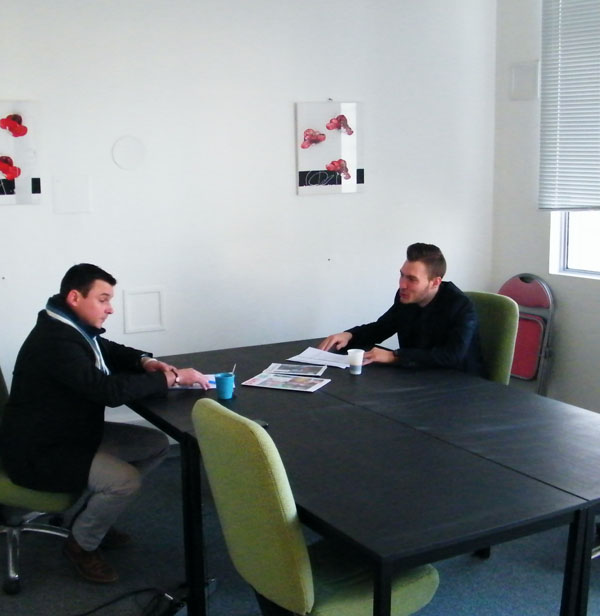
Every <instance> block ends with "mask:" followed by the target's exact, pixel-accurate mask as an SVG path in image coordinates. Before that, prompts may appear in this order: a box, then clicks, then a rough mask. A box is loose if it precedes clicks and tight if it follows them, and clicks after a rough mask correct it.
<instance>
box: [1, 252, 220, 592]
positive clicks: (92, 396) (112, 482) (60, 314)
mask: <svg viewBox="0 0 600 616" xmlns="http://www.w3.org/2000/svg"><path fill="white" fill-rule="evenodd" d="M116 282H117V281H116V280H115V279H114V278H113V277H112V276H111V275H110V274H108V273H107V272H105V271H104V270H102V269H100V268H99V267H97V266H95V265H91V264H87V263H82V264H79V265H75V266H73V267H72V268H70V269H69V271H68V272H67V273H66V274H65V276H64V278H63V280H62V282H61V287H60V293H59V294H57V295H54V296H53V297H51V298H50V299H49V300H48V303H47V305H46V308H45V309H44V310H42V311H41V312H40V313H39V314H38V319H37V323H36V325H35V327H34V328H33V330H32V331H31V333H30V334H29V336H28V337H27V339H26V340H25V342H24V343H23V346H22V347H21V350H20V351H19V354H18V356H17V360H16V363H15V369H14V376H13V382H12V387H11V392H10V396H9V400H8V402H7V404H6V408H5V412H4V417H3V421H2V425H1V426H0V452H2V463H3V465H4V468H5V470H6V472H7V473H8V475H9V477H10V478H11V480H12V481H13V482H14V483H16V484H18V485H21V486H24V487H26V488H32V489H35V490H48V491H52V492H80V491H81V492H83V491H86V496H87V499H86V500H85V504H84V506H83V507H82V509H81V511H80V512H79V513H78V514H77V516H76V518H75V520H74V522H73V524H72V528H71V535H70V537H69V538H68V539H67V542H66V544H65V553H66V555H67V556H68V557H69V558H70V560H71V561H72V562H73V563H74V565H75V567H76V569H77V570H78V572H79V573H80V574H81V575H82V576H83V577H85V578H86V579H88V580H91V581H94V582H105V583H106V582H113V581H116V579H117V574H116V572H115V570H114V569H113V568H112V566H111V565H110V564H109V563H107V562H106V561H105V560H104V558H103V556H102V554H101V553H100V551H99V550H98V548H99V547H105V548H108V547H119V546H120V545H123V544H125V543H126V542H127V541H128V539H129V538H128V536H127V535H125V534H124V533H121V532H119V531H117V530H116V529H114V527H113V523H114V522H115V521H116V519H117V517H118V516H119V514H120V513H121V512H122V511H123V509H124V508H125V507H126V506H127V504H128V503H129V502H130V501H131V500H132V498H133V497H134V496H135V494H136V493H137V491H138V490H139V488H140V482H141V478H142V477H143V476H144V475H145V474H146V473H147V472H148V471H149V470H151V469H152V468H154V467H156V466H157V465H158V464H159V463H160V462H161V461H162V459H163V458H164V457H165V455H166V454H167V451H168V440H167V438H166V437H165V435H164V434H163V433H162V432H159V431H157V430H153V429H150V428H145V427H142V426H135V425H131V424H124V423H114V422H105V421H104V409H105V406H110V407H116V406H120V405H122V404H127V403H129V402H131V401H133V400H136V399H138V398H142V397H145V396H149V395H152V394H165V393H166V392H167V389H168V387H170V386H173V385H174V384H176V383H181V384H182V385H193V384H197V385H198V386H199V387H201V388H204V389H206V388H207V387H208V381H207V378H206V377H205V376H204V375H203V374H201V373H200V372H197V371H196V370H194V369H193V368H186V369H177V368H175V367H174V366H171V365H169V364H166V363H164V362H160V361H158V360H156V359H154V358H152V356H151V354H150V353H145V352H143V351H138V350H136V349H133V348H130V347H126V346H123V345H120V344H117V343H115V342H111V341H110V340H107V339H105V338H103V337H102V336H101V334H103V333H104V331H105V330H104V329H103V328H102V325H103V324H104V321H105V320H106V319H107V318H108V316H109V315H111V314H112V312H113V309H112V305H111V300H112V297H113V287H114V285H115V284H116Z"/></svg>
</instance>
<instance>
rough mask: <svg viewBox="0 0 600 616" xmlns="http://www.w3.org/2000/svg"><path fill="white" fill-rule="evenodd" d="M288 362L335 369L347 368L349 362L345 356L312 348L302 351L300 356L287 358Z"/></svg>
mask: <svg viewBox="0 0 600 616" xmlns="http://www.w3.org/2000/svg"><path fill="white" fill-rule="evenodd" d="M288 359H289V360H290V361H300V362H304V363H307V364H320V365H322V366H333V367H335V368H348V366H349V365H350V362H349V360H348V356H347V355H338V354H337V353H329V352H327V351H320V350H319V349H315V348H314V347H308V348H307V349H306V350H305V351H302V353H300V355H295V356H294V357H288Z"/></svg>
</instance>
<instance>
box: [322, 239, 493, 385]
mask: <svg viewBox="0 0 600 616" xmlns="http://www.w3.org/2000/svg"><path fill="white" fill-rule="evenodd" d="M445 273H446V260H445V258H444V255H443V254H442V251H441V250H440V249H439V248H438V247H437V246H434V245H433V244H423V243H416V244H411V245H410V246H409V247H408V249H407V251H406V261H405V262H404V264H403V265H402V267H401V269H400V282H399V288H398V291H397V292H396V295H395V298H394V303H393V305H392V307H391V308H390V309H389V310H388V311H387V312H386V313H385V314H383V315H382V316H380V317H379V318H378V319H377V321H374V322H373V323H367V324H365V325H358V326H356V327H352V328H351V329H348V330H346V331H343V332H340V333H337V334H332V335H331V336H328V337H327V338H325V340H323V341H322V342H321V344H320V345H319V349H321V350H323V351H329V350H338V351H339V350H342V349H345V348H349V347H356V348H363V349H365V350H367V352H366V353H365V358H364V362H363V363H364V364H370V363H372V362H376V363H383V364H395V365H397V366H400V367H406V368H435V367H439V368H454V369H457V370H462V371H464V372H468V373H470V374H476V375H480V376H484V368H483V360H482V357H481V349H480V346H479V333H478V322H477V314H476V312H475V307H474V306H473V303H472V302H471V300H470V299H469V298H468V297H467V296H466V295H465V294H464V293H463V292H462V291H461V290H460V289H459V288H458V287H457V286H456V285H454V284H453V283H452V282H443V281H442V278H443V277H444V274H445ZM394 334H396V335H397V336H398V343H399V347H398V349H396V350H394V351H391V350H388V349H384V348H380V347H377V346H375V345H376V344H379V343H381V342H383V341H384V340H387V339H388V338H389V337H390V336H393V335H394Z"/></svg>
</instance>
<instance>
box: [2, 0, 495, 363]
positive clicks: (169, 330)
mask: <svg viewBox="0 0 600 616" xmlns="http://www.w3.org/2000/svg"><path fill="white" fill-rule="evenodd" d="M2 22H3V24H4V27H3V28H2V37H0V52H1V55H0V57H2V71H3V79H2V84H3V85H2V98H3V99H5V100H10V99H15V100H35V101H39V103H40V106H41V111H42V119H43V127H42V128H43V136H42V140H41V142H40V143H39V147H40V157H41V161H42V172H43V173H42V181H43V186H44V191H45V192H44V201H43V204H41V205H38V206H4V207H2V208H0V233H1V241H0V293H1V295H2V301H1V302H0V322H1V323H2V329H3V333H2V344H1V345H0V365H1V366H2V368H3V370H4V372H5V373H6V374H7V375H10V372H11V371H12V367H13V363H14V358H15V356H16V353H17V351H18V349H19V346H20V344H21V343H22V341H23V339H24V337H25V336H26V335H27V333H28V331H29V330H30V329H31V327H32V325H33V322H34V318H35V314H36V312H37V311H38V310H39V309H40V308H41V307H42V306H43V304H44V302H45V300H46V298H47V297H48V296H49V295H50V294H52V293H54V292H55V291H56V290H57V286H58V283H59V280H60V278H61V276H62V274H63V273H64V271H65V270H66V269H67V268H68V267H69V266H70V265H72V264H73V263H77V262H83V261H89V262H94V263H97V264H98V265H100V266H101V267H104V268H105V269H107V270H108V271H110V272H111V273H113V274H114V275H115V276H116V277H117V278H118V279H119V286H118V287H117V301H116V309H117V313H116V314H115V315H113V316H112V317H111V320H109V322H108V335H109V336H110V337H112V338H113V339H115V340H118V341H121V342H124V343H125V344H129V345H131V346H136V347H138V348H144V349H149V350H153V351H154V352H156V353H158V354H169V353H178V352H187V351H194V350H205V349H211V348H218V347H227V346H237V345H245V344H253V343H261V342H270V341H278V340H291V339H295V338H304V337H312V336H321V335H326V334H328V333H331V332H333V331H339V330H340V329H342V328H344V327H349V326H351V325H354V324H355V323H357V322H364V321H366V320H371V319H372V318H374V317H376V316H378V315H379V314H380V313H381V312H382V311H383V310H385V309H386V308H387V307H388V306H389V304H390V302H391V300H392V297H393V293H394V290H395V287H396V284H397V274H398V268H399V266H400V265H401V263H402V261H403V260H404V250H405V247H406V245H407V244H409V243H411V242H413V241H427V242H434V243H437V244H439V245H440V246H441V247H442V248H443V249H444V251H445V253H446V255H447V258H448V261H449V265H450V268H449V273H448V279H451V280H454V281H455V282H457V283H458V284H459V285H460V286H463V287H464V288H482V287H483V286H484V285H486V284H487V283H488V281H489V277H490V268H491V245H492V230H491V223H492V194H493V182H492V171H493V138H494V135H493V126H494V113H493V109H494V62H495V27H496V7H495V2H494V1H493V0H454V1H448V0H418V1H417V0H401V1H400V0H378V1H367V0H344V1H342V0H332V1H331V2H328V3H326V4H324V3H322V2H320V1H317V0H303V1H302V2H275V1H272V0H255V1H253V2H248V1H247V0H232V1H230V2H227V3H223V2H218V1H216V0H202V1H201V2H199V1H191V0H173V1H169V2H167V1H164V0H127V1H126V2H123V1H121V0H119V1H117V0H98V1H96V2H82V1H81V0H61V1H59V2H52V3H51V2H47V1H46V0H19V1H18V2H17V1H12V0H11V1H8V2H5V3H3V9H2ZM329 97H330V98H332V99H334V100H343V101H359V102H361V103H362V107H363V112H364V116H363V123H364V152H365V156H364V167H365V173H366V185H365V191H364V193H363V194H354V195H329V196H319V197H298V196H296V193H295V143H294V134H295V133H294V102H296V101H325V100H327V98H329ZM124 135H132V136H135V137H136V138H138V139H140V140H141V141H142V142H143V144H144V145H145V146H146V148H147V157H146V160H145V163H144V165H143V166H142V167H140V168H138V169H135V170H133V171H124V170H122V169H120V168H118V167H117V166H116V165H115V164H114V163H113V162H112V160H111V148H112V146H113V144H114V142H115V141H116V140H117V139H118V138H119V137H122V136H124ZM77 174H83V175H84V176H89V178H90V181H91V184H92V186H93V191H92V192H93V212H91V213H80V214H69V215H64V214H56V213H54V208H53V206H54V205H55V196H53V194H52V185H53V182H54V181H60V182H62V183H63V185H64V183H65V182H66V183H68V182H69V178H70V177H75V176H76V175H77ZM59 205H60V204H59ZM148 286H150V287H160V288H161V289H163V293H164V301H165V327H166V328H165V330H164V331H159V332H151V333H136V334H125V333H124V331H123V317H122V303H121V295H120V291H122V290H136V289H139V288H144V287H148ZM198 368H199V369H202V368H203V367H202V366H198Z"/></svg>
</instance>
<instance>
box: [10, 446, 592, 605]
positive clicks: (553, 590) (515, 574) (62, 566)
mask: <svg viewBox="0 0 600 616" xmlns="http://www.w3.org/2000/svg"><path fill="white" fill-rule="evenodd" d="M180 490H181V484H180V477H179V459H178V458H177V457H172V458H169V459H168V460H167V461H166V462H165V463H164V464H163V465H162V466H161V467H160V468H159V469H157V470H156V471H154V473H153V474H152V475H151V476H150V477H149V478H148V480H147V482H146V485H145V486H144V490H143V492H142V494H141V495H140V497H139V498H138V500H137V501H136V502H135V503H134V505H133V506H132V507H131V508H130V509H129V510H128V511H127V512H126V513H125V514H124V516H123V518H122V520H121V523H120V524H119V527H120V528H122V529H123V530H125V531H127V532H130V533H131V534H132V535H133V536H134V537H135V543H134V544H133V545H132V546H129V547H127V548H124V549H121V550H119V551H113V552H109V553H107V558H108V559H109V560H110V561H111V562H112V563H113V565H114V566H115V567H116V568H117V569H118V571H119V574H120V580H119V582H117V583H115V584H111V585H106V586H101V585H94V584H90V583H87V582H85V581H83V580H80V579H79V578H78V577H77V575H76V574H75V572H74V571H73V569H72V566H71V565H70V563H69V562H68V561H67V560H66V559H65V558H64V557H63V556H62V554H61V540H59V539H57V538H54V537H48V536H39V535H32V534H29V535H26V536H25V537H24V539H23V543H22V549H21V580H22V591H21V593H20V594H19V595H16V596H7V595H3V594H0V615H2V616H78V615H82V614H84V613H90V610H93V609H94V608H97V607H98V606H101V605H103V604H105V603H107V602H110V601H114V602H113V603H111V604H110V605H107V606H106V607H105V608H102V609H99V610H97V611H95V612H93V613H94V614H98V615H99V616H142V615H143V614H152V615H153V616H154V615H155V614H157V613H160V612H157V611H156V610H155V611H154V612H152V611H151V608H152V607H156V604H155V603H154V604H152V605H150V602H151V600H152V599H153V595H154V590H152V591H147V592H140V593H139V594H137V595H135V596H131V597H127V598H123V599H119V598H120V597H122V596H123V595H125V594H126V593H130V592H132V591H136V590H142V589H147V588H148V589H162V590H164V591H166V592H168V593H170V594H177V593H179V592H180V590H179V586H180V584H181V582H182V581H183V579H184V572H183V550H182V531H181V491H180ZM206 503H207V504H206V506H205V513H204V523H205V529H206V530H205V535H206V542H207V546H206V553H207V567H208V569H209V574H210V575H211V576H214V577H216V578H217V580H218V583H217V587H216V590H215V592H214V593H213V594H212V595H211V597H210V605H209V610H210V616H258V614H259V612H258V608H257V607H256V604H255V601H254V596H253V594H252V592H251V591H250V590H249V588H248V587H247V585H246V584H245V583H244V582H243V581H242V580H240V579H239V577H238V576H237V574H236V573H235V571H234V570H233V568H232V566H231V564H230V561H229V559H228V557H227V554H226V552H225V548H224V545H223V540H222V537H221V534H220V530H219V526H218V522H217V520H216V518H215V515H214V511H213V508H212V504H211V502H210V498H207V499H206ZM566 540H567V532H566V530H565V529H554V530H551V531H547V532H544V533H541V534H539V535H536V536H533V537H527V538H524V539H519V540H516V541H512V542H508V543H505V544H502V545H499V546H495V547H494V549H493V551H492V557H491V558H490V559H489V560H485V561H482V560H479V559H477V558H475V557H473V556H470V555H463V556H459V557H456V558H452V559H448V560H446V561H443V562H440V563H437V564H436V567H437V568H438V570H439V572H440V579H441V582H440V588H439V590H438V593H437V594H436V596H435V597H434V599H433V601H432V602H431V603H430V605H429V606H427V607H426V608H425V609H424V610H422V611H421V612H420V614H422V615H423V616H549V615H551V614H558V611H559V605H560V596H561V586H562V575H563V564H564V554H565V548H566ZM4 547H5V546H4V539H3V538H2V539H0V549H1V550H2V555H3V559H4V553H5V550H4ZM4 570H5V563H4V560H3V561H2V563H1V564H0V572H1V573H2V575H4ZM591 577H592V582H591V591H590V602H589V609H588V614H589V615H590V616H600V559H598V560H597V561H594V562H593V564H592V576H591ZM163 605H164V604H163ZM185 613H186V610H185V609H183V610H180V611H179V612H178V616H184V615H185ZM340 616H344V615H343V614H340Z"/></svg>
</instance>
